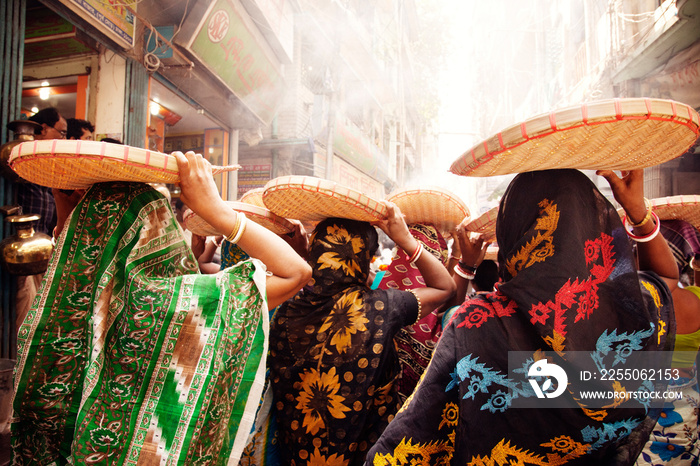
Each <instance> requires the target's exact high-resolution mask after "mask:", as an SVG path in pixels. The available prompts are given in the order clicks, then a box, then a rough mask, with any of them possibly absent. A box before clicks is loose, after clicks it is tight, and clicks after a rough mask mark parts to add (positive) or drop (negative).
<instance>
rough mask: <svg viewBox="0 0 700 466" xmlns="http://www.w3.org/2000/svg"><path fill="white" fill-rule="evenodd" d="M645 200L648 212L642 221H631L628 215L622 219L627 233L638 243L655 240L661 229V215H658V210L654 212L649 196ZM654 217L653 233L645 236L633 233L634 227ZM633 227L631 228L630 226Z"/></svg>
mask: <svg viewBox="0 0 700 466" xmlns="http://www.w3.org/2000/svg"><path fill="white" fill-rule="evenodd" d="M644 202H645V203H646V205H647V214H646V215H645V216H644V219H642V221H641V222H639V223H630V221H629V219H628V218H627V215H625V216H624V218H623V219H622V224H623V225H624V227H625V231H626V232H627V235H628V236H629V237H630V238H631V239H632V240H634V241H636V242H637V243H646V242H648V241H651V240H653V239H654V238H656V236H657V235H658V234H659V231H661V221H660V220H659V216H658V215H656V212H654V211H653V210H652V209H651V204H650V203H649V200H647V198H644ZM651 219H653V220H654V222H655V226H654V229H653V230H652V231H651V233H649V234H646V235H644V236H638V235H635V234H633V233H632V228H639V227H641V226H643V225H645V224H646V223H647V222H648V221H649V220H651ZM630 227H631V228H630Z"/></svg>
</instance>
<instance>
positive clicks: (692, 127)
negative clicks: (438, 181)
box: [467, 106, 700, 169]
mask: <svg viewBox="0 0 700 466" xmlns="http://www.w3.org/2000/svg"><path fill="white" fill-rule="evenodd" d="M674 111H676V108H675V106H674ZM688 112H689V113H691V115H692V112H691V110H690V108H689V107H688ZM676 116H677V115H676ZM618 120H651V121H670V122H673V123H676V124H680V125H683V126H685V127H687V128H688V129H689V130H691V131H692V132H693V133H694V134H695V135H698V134H700V126H698V124H696V123H695V122H694V121H693V120H692V118H691V119H690V120H689V121H687V122H685V121H682V120H678V119H675V118H674V117H649V116H646V115H643V116H640V115H636V116H634V115H630V116H619V117H616V118H615V119H614V120H600V121H594V122H589V123H588V124H589V125H603V124H606V123H612V122H613V121H618ZM582 126H584V124H579V125H573V126H567V127H566V128H565V129H561V130H557V131H568V130H572V129H577V128H580V127H582ZM553 132H556V131H548V132H544V133H541V134H538V135H537V136H532V137H530V138H529V139H528V140H531V139H539V138H543V137H545V136H549V135H550V134H552V133H553ZM526 142H527V141H522V142H519V143H517V144H513V145H511V146H509V147H508V149H506V150H514V149H516V148H517V147H519V146H521V145H523V144H525V143H526ZM484 146H486V141H484ZM503 152H505V150H499V151H495V152H493V153H488V152H487V155H490V156H491V157H490V158H483V159H482V160H480V161H479V162H478V163H477V165H476V166H475V167H474V169H476V168H478V167H479V166H481V165H483V164H484V163H486V162H488V161H489V160H491V158H493V157H494V156H496V155H499V154H501V153H503ZM467 166H468V165H467Z"/></svg>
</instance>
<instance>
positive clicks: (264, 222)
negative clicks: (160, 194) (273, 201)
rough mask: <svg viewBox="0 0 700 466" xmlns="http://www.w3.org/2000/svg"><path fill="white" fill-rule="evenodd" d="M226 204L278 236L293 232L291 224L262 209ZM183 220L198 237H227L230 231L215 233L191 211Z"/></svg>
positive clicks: (243, 204)
mask: <svg viewBox="0 0 700 466" xmlns="http://www.w3.org/2000/svg"><path fill="white" fill-rule="evenodd" d="M226 204H227V205H228V206H229V207H231V209H232V210H235V211H238V212H242V213H244V214H245V216H246V217H247V218H248V219H249V220H252V221H254V222H255V223H257V224H259V225H261V226H263V227H265V228H267V229H268V230H270V231H272V232H273V233H275V234H278V235H284V234H286V233H291V232H292V231H294V225H293V224H292V222H290V221H289V220H287V219H286V218H282V217H280V216H278V215H275V214H273V213H272V212H270V211H269V210H267V209H266V208H264V207H258V206H255V205H252V204H245V203H243V202H236V201H227V202H226ZM183 220H184V223H185V226H186V227H187V229H188V230H190V231H191V232H192V233H194V234H195V235H199V236H218V235H224V236H227V235H228V234H229V233H231V232H230V231H226V232H224V231H217V230H216V229H214V227H212V226H211V225H209V223H207V222H205V221H204V220H202V217H200V216H199V215H197V214H195V213H194V212H192V211H191V210H189V209H187V210H186V211H185V214H184V215H183Z"/></svg>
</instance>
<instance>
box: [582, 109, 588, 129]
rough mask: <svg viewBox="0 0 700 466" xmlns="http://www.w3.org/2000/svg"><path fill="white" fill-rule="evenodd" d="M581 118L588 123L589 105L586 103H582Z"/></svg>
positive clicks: (585, 123)
mask: <svg viewBox="0 0 700 466" xmlns="http://www.w3.org/2000/svg"><path fill="white" fill-rule="evenodd" d="M581 119H582V120H583V124H584V125H587V124H588V105H586V104H583V105H581Z"/></svg>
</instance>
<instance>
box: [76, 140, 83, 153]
mask: <svg viewBox="0 0 700 466" xmlns="http://www.w3.org/2000/svg"><path fill="white" fill-rule="evenodd" d="M82 142H83V140H82V139H78V144H77V147H76V148H75V152H76V154H80V146H81V143H82Z"/></svg>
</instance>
